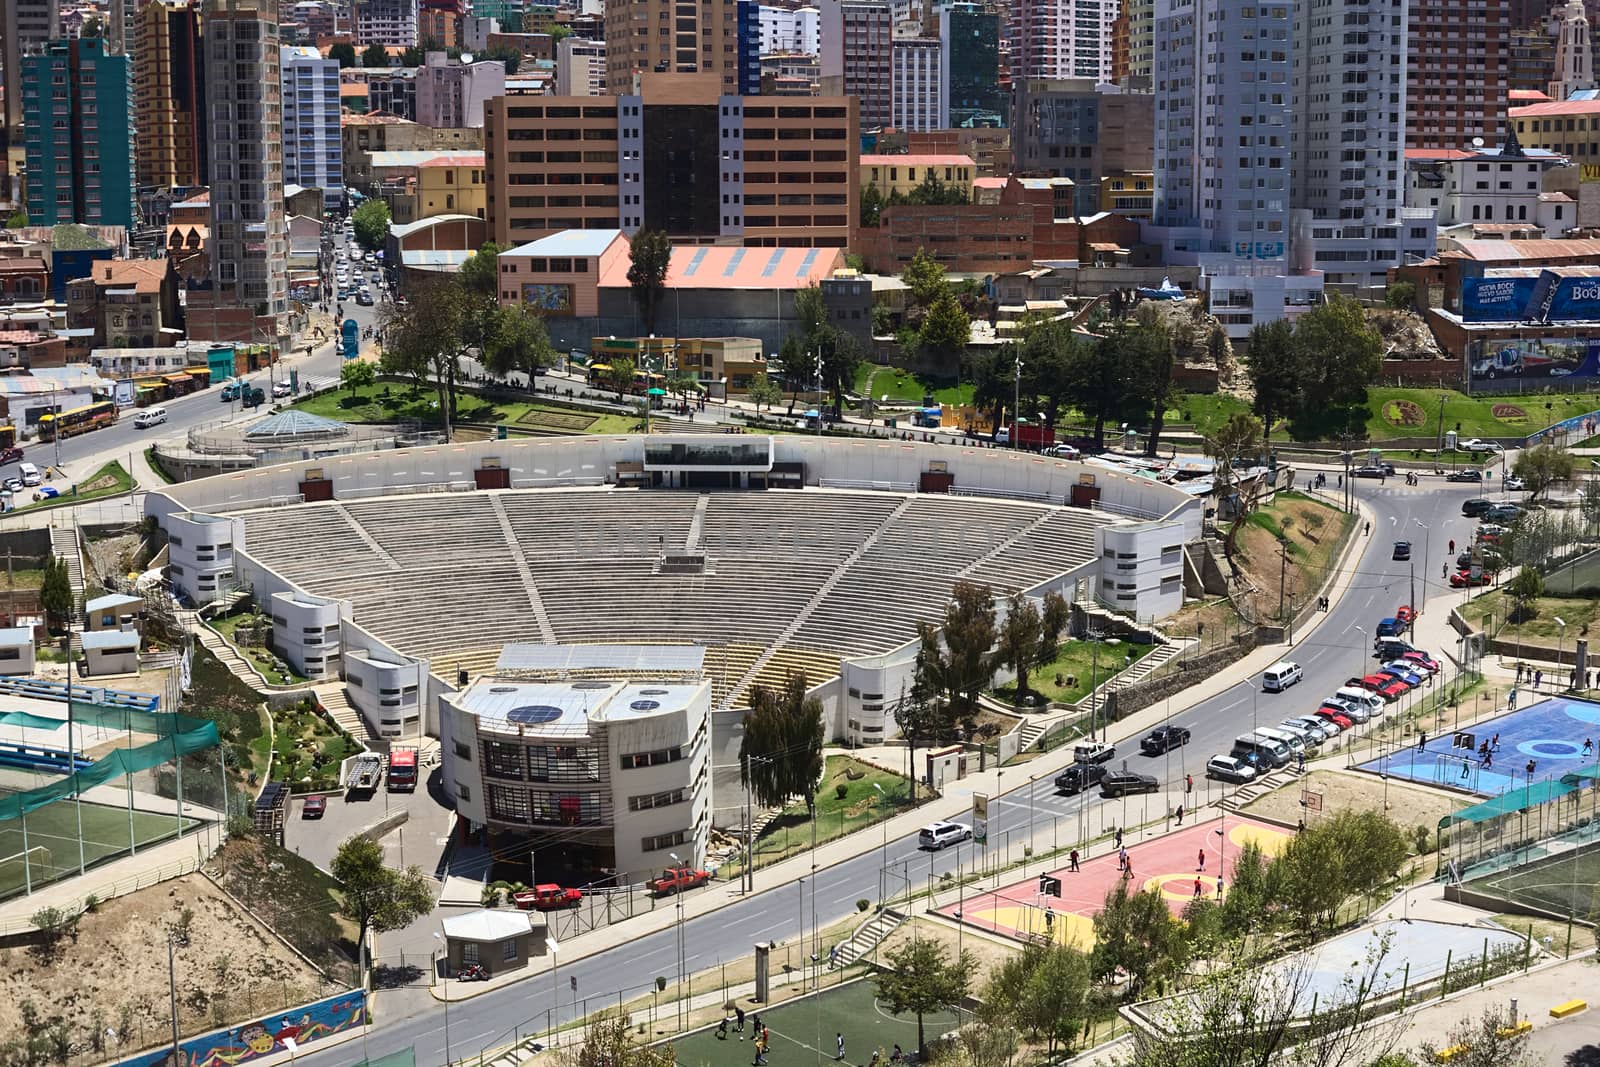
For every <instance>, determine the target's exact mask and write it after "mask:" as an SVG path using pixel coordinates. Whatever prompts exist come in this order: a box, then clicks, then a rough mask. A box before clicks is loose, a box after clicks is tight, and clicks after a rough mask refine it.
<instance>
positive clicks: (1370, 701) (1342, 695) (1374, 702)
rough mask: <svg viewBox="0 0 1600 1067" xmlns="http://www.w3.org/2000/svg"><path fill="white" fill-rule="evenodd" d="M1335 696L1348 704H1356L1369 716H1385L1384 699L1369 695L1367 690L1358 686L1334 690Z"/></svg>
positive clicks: (1372, 694) (1374, 694) (1373, 694)
mask: <svg viewBox="0 0 1600 1067" xmlns="http://www.w3.org/2000/svg"><path fill="white" fill-rule="evenodd" d="M1333 695H1334V696H1336V697H1338V698H1339V699H1340V700H1342V701H1344V702H1345V703H1346V704H1355V705H1358V706H1360V707H1361V708H1364V709H1365V710H1366V713H1367V714H1368V715H1381V714H1383V708H1384V702H1383V698H1382V697H1381V696H1379V695H1378V694H1376V693H1369V692H1367V691H1366V690H1365V689H1362V688H1360V687H1358V686H1353V685H1346V686H1340V687H1339V688H1338V689H1336V690H1334V693H1333Z"/></svg>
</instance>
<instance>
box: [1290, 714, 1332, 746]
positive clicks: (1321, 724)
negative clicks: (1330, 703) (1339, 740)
mask: <svg viewBox="0 0 1600 1067" xmlns="http://www.w3.org/2000/svg"><path fill="white" fill-rule="evenodd" d="M1284 722H1288V723H1294V724H1295V725H1297V726H1303V727H1305V728H1306V729H1307V730H1320V731H1322V739H1323V740H1324V741H1326V740H1328V739H1329V738H1333V737H1338V736H1339V724H1338V723H1336V722H1333V721H1331V720H1328V719H1319V718H1317V717H1316V716H1315V715H1301V716H1299V717H1298V718H1294V719H1285V720H1284Z"/></svg>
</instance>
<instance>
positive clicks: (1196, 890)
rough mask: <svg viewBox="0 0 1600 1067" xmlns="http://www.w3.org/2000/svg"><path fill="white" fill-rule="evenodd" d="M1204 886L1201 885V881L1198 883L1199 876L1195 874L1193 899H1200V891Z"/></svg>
mask: <svg viewBox="0 0 1600 1067" xmlns="http://www.w3.org/2000/svg"><path fill="white" fill-rule="evenodd" d="M1204 888H1205V887H1204V886H1203V885H1201V883H1200V878H1199V876H1198V875H1196V876H1195V880H1194V899H1195V900H1199V899H1200V893H1201V891H1202V890H1203V889H1204Z"/></svg>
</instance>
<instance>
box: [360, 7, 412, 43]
mask: <svg viewBox="0 0 1600 1067" xmlns="http://www.w3.org/2000/svg"><path fill="white" fill-rule="evenodd" d="M355 9H356V50H357V51H360V50H361V48H362V47H363V46H365V45H369V44H382V45H393V46H395V47H396V48H410V47H412V46H414V45H415V44H416V43H417V2H416V0H356V5H355Z"/></svg>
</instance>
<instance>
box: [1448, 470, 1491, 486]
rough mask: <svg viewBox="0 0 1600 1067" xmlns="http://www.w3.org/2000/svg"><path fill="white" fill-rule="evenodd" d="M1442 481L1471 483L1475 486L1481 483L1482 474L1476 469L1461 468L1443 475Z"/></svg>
mask: <svg viewBox="0 0 1600 1067" xmlns="http://www.w3.org/2000/svg"><path fill="white" fill-rule="evenodd" d="M1444 480H1445V481H1447V482H1471V483H1472V484H1474V485H1477V484H1478V483H1479V482H1481V481H1483V472H1482V471H1481V470H1479V469H1478V468H1476V467H1463V468H1461V469H1460V470H1454V471H1451V472H1450V473H1449V474H1447V475H1445V476H1444Z"/></svg>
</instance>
